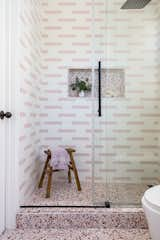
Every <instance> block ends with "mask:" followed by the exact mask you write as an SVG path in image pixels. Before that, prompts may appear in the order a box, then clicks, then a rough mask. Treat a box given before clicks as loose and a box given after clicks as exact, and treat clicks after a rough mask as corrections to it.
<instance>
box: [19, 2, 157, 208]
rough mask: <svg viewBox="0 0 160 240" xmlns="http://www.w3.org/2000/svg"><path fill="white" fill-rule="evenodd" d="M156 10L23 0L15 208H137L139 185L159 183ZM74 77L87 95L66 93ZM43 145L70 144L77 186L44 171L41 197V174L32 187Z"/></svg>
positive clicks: (133, 4) (142, 187)
mask: <svg viewBox="0 0 160 240" xmlns="http://www.w3.org/2000/svg"><path fill="white" fill-rule="evenodd" d="M147 3H148V4H147ZM158 8H159V0H152V1H149V0H144V1H140V0H139V1H138V0H135V1H134V0H128V1H126V2H125V1H124V0H118V1H117V0H91V1H87V0H84V1H79V0H75V1H71V2H68V1H67V0H64V1H59V0H54V1H44V2H43V3H42V4H36V1H35V3H34V1H29V2H28V4H26V3H25V1H24V3H23V4H22V9H21V16H20V33H19V35H20V37H19V39H20V40H19V47H20V54H19V55H20V59H19V62H20V63H21V64H20V70H19V71H20V84H21V86H20V96H21V101H20V108H21V109H20V124H19V125H20V134H19V139H20V140H19V141H20V147H19V149H20V153H19V158H20V160H19V168H20V171H19V172H20V176H19V179H20V183H19V192H20V194H19V195H20V203H21V205H22V206H26V205H27V206H32V205H34V206H39V205H41V206H48V205H49V206H84V205H85V206H100V207H101V206H104V207H105V206H106V207H114V206H118V207H120V206H140V202H141V197H142V195H143V193H144V191H145V190H146V189H147V188H148V187H151V186H152V185H155V184H159V181H160V152H159V142H160V140H159V136H160V105H159V102H160V77H159V76H160V74H159V73H160V70H159V69H160V68H159V56H160V47H159V39H160V30H159V25H160V24H159V23H160V13H159V10H158ZM31 15H32V16H34V15H35V16H37V18H36V19H37V20H36V21H35V19H34V18H32V21H30V20H29V17H28V16H31ZM26 23H27V24H26ZM34 36H35V37H34ZM32 53H35V55H36V57H35V56H34V54H32ZM37 69H40V70H37ZM77 77H78V78H79V79H84V78H85V79H87V80H88V81H89V83H90V84H91V85H92V93H91V92H87V93H86V95H85V96H83V97H80V96H79V95H78V92H77V95H76V93H75V92H74V91H72V89H71V88H70V86H71V84H72V83H74V81H75V80H76V79H77ZM53 145H54V146H58V147H63V148H66V147H67V148H68V147H72V148H75V149H76V153H75V154H74V156H75V162H76V166H77V169H78V173H79V177H80V181H81V184H82V191H81V192H79V191H77V188H76V186H74V178H73V182H72V184H69V183H68V179H67V177H68V176H67V171H64V172H60V173H58V172H57V173H54V174H53V178H52V189H51V197H50V198H48V199H47V198H45V193H46V186H47V178H46V179H45V183H44V185H43V188H41V189H38V187H37V186H38V181H39V176H40V174H41V172H42V171H41V170H42V167H43V165H44V162H42V163H41V162H40V161H39V153H42V149H43V150H44V149H48V148H50V147H53Z"/></svg>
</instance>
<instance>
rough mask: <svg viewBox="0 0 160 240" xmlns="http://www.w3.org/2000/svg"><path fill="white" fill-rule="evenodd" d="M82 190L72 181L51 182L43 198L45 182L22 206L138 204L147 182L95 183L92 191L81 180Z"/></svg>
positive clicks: (89, 185)
mask: <svg viewBox="0 0 160 240" xmlns="http://www.w3.org/2000/svg"><path fill="white" fill-rule="evenodd" d="M81 186H82V191H77V187H76V185H75V183H74V181H73V183H71V184H70V183H68V182H67V180H66V181H57V180H56V181H54V179H53V182H52V189H51V197H50V198H45V192H46V183H44V186H43V188H41V189H38V188H37V189H36V190H35V191H34V192H33V194H32V196H31V197H30V198H29V199H28V200H27V201H25V202H21V205H23V206H28V205H29V206H93V205H104V202H105V201H108V200H109V201H110V202H111V203H113V204H114V205H117V206H120V205H123V206H125V205H133V206H134V205H135V206H137V205H139V206H140V204H141V198H142V196H143V194H144V192H145V191H146V190H147V189H148V187H147V184H114V183H112V184H108V185H107V184H105V183H95V184H94V191H92V184H91V183H90V182H81Z"/></svg>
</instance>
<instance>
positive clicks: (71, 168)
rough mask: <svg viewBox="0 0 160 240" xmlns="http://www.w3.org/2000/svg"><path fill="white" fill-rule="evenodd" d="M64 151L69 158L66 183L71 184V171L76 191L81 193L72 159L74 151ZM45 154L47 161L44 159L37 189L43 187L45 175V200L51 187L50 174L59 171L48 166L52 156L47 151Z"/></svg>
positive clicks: (70, 149) (67, 149) (68, 149)
mask: <svg viewBox="0 0 160 240" xmlns="http://www.w3.org/2000/svg"><path fill="white" fill-rule="evenodd" d="M66 151H67V152H68V154H69V157H70V164H69V166H68V181H69V183H71V181H72V179H71V171H73V173H74V177H75V180H76V184H77V189H78V191H81V184H80V181H79V177H78V171H77V168H76V164H75V161H74V158H73V153H74V152H75V150H74V149H72V148H66ZM45 154H46V155H47V159H46V162H45V165H44V168H43V172H42V175H41V178H40V181H39V185H38V187H39V188H42V187H43V181H44V178H45V175H46V174H47V175H48V182H47V190H46V198H49V197H50V192H51V185H52V173H53V172H58V171H59V170H57V169H53V168H52V167H51V165H50V160H51V156H52V154H51V151H50V150H47V151H45Z"/></svg>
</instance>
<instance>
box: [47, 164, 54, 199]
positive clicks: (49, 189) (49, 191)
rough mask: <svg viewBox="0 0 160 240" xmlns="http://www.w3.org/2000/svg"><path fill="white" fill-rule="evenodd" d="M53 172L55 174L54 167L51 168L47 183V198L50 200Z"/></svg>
mask: <svg viewBox="0 0 160 240" xmlns="http://www.w3.org/2000/svg"><path fill="white" fill-rule="evenodd" d="M52 172H53V169H52V167H49V170H48V183H47V191H46V198H49V197H50V193H51V184H52Z"/></svg>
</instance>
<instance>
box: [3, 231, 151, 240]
mask: <svg viewBox="0 0 160 240" xmlns="http://www.w3.org/2000/svg"><path fill="white" fill-rule="evenodd" d="M7 239H8V240H29V239H30V240H150V239H151V238H150V236H149V233H148V231H147V230H141V229H139V230H136V229H132V230H123V229H105V230H104V229H102V230H101V229H86V230H77V229H73V230H60V229H58V230H32V231H31V230H13V231H7V232H6V233H5V234H4V235H3V236H1V237H0V240H7Z"/></svg>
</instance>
